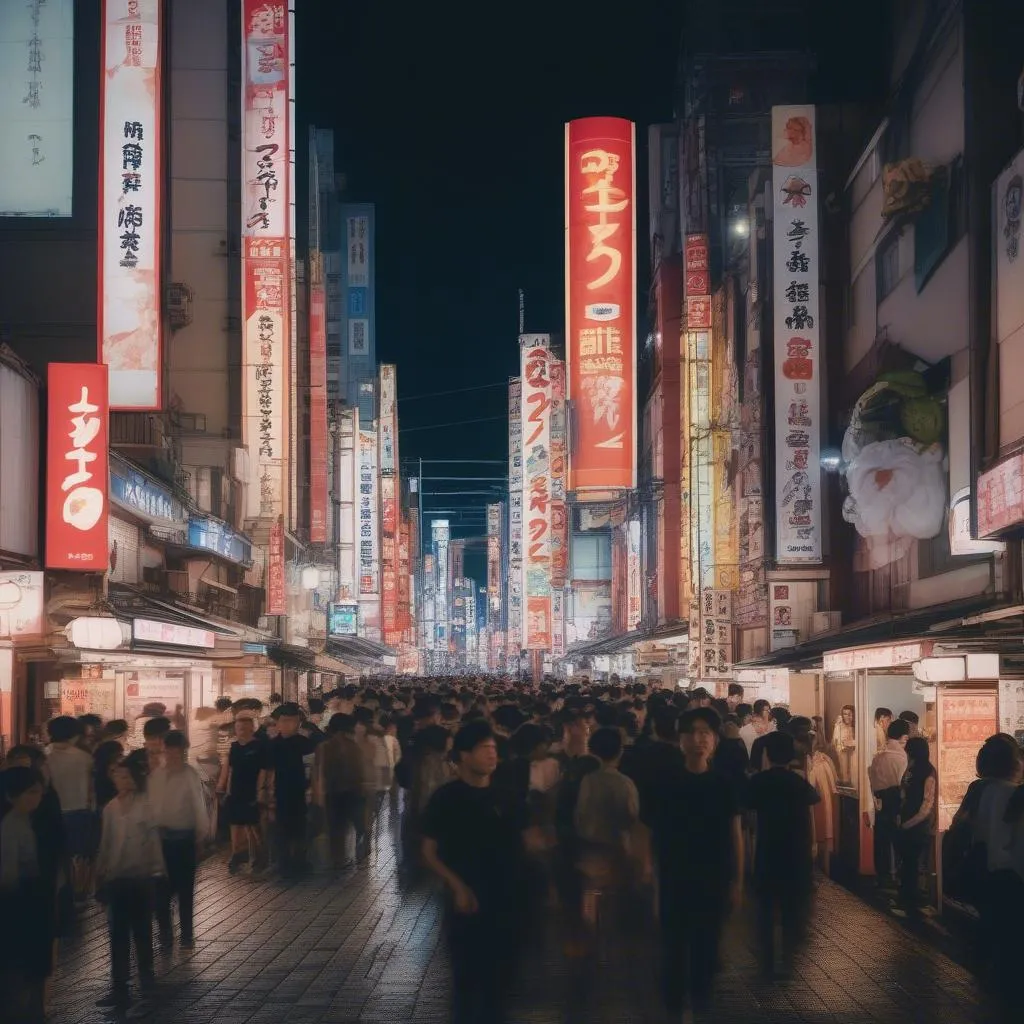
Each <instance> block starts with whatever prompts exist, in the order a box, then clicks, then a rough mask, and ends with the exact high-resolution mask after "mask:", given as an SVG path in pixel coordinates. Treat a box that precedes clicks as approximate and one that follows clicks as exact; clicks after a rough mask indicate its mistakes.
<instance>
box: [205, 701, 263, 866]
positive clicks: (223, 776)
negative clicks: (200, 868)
mask: <svg viewBox="0 0 1024 1024" xmlns="http://www.w3.org/2000/svg"><path fill="white" fill-rule="evenodd" d="M234 731H235V739H234V741H233V742H232V744H231V747H230V748H229V751H228V756H227V759H226V761H225V762H224V764H223V766H222V767H221V771H220V778H219V779H218V781H217V792H218V793H223V794H224V795H225V796H226V800H225V810H226V812H227V820H228V828H229V830H230V836H231V856H230V858H229V859H228V871H229V872H230V873H231V874H235V872H237V871H238V869H239V868H240V867H242V865H243V864H251V865H252V867H253V870H259V869H260V868H262V867H263V866H264V864H265V855H264V844H263V834H262V830H261V828H260V819H261V810H262V808H261V806H260V804H261V798H262V797H263V795H264V794H265V791H266V785H267V766H268V761H267V750H266V745H265V744H264V743H262V742H261V741H260V740H258V739H257V738H256V716H255V714H254V713H253V712H249V711H243V712H241V713H240V714H239V715H238V717H237V718H236V719H235V723H234Z"/></svg>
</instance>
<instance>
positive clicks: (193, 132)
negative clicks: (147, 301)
mask: <svg viewBox="0 0 1024 1024" xmlns="http://www.w3.org/2000/svg"><path fill="white" fill-rule="evenodd" d="M228 33H229V25H228V17H227V9H226V5H224V4H215V3H213V4H212V3H209V0H178V2H176V3H175V4H174V6H173V8H172V17H171V23H170V53H169V62H170V72H171V73H170V78H169V80H170V111H169V113H170V135H171V145H170V148H169V165H170V166H169V173H170V180H171V193H170V210H171V221H170V223H171V263H170V270H169V275H168V277H169V281H171V282H180V283H182V284H184V285H186V286H187V287H188V289H189V291H190V292H191V295H192V322H191V324H189V326H187V327H184V328H182V329H180V330H178V331H176V332H175V333H174V334H173V335H171V336H170V337H169V339H168V340H169V344H168V349H169V351H168V356H167V358H168V364H169V377H170V396H169V397H170V401H171V405H172V407H177V408H180V409H181V410H182V411H185V412H201V413H203V414H205V417H206V430H207V432H208V433H211V434H216V435H223V434H225V433H231V434H233V435H234V436H237V434H238V429H239V426H240V424H239V423H237V422H233V421H232V415H231V414H232V409H233V407H234V408H237V403H233V402H232V401H231V393H232V390H233V389H234V390H237V389H238V387H239V380H238V375H237V373H233V372H232V366H237V363H238V355H239V353H240V332H239V329H238V310H237V308H236V307H235V306H234V305H233V304H232V303H231V301H230V294H229V276H228V268H229V266H230V265H231V264H232V263H233V262H235V261H234V260H233V259H231V258H229V256H230V254H231V253H232V252H235V251H237V245H238V237H239V228H240V225H239V218H238V216H237V210H235V211H233V210H232V205H231V204H230V202H229V182H231V181H237V179H238V171H239V168H238V166H237V161H232V159H231V153H230V151H229V137H230V135H231V132H230V131H229V128H230V127H231V126H232V125H237V123H238V115H237V113H236V112H235V107H237V106H238V104H239V102H240V101H239V99H238V93H237V89H235V88H230V87H229V73H228V72H229V66H228V60H229V58H228V54H229V48H230V46H231V45H232V44H233V43H234V42H236V39H235V34H234V33H233V34H232V35H231V36H230V37H229V34H228ZM232 212H235V214H236V215H235V216H234V217H232Z"/></svg>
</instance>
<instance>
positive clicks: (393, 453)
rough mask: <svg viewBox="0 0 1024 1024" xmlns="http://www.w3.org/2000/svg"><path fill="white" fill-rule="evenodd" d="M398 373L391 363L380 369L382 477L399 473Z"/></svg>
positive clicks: (382, 365) (384, 364)
mask: <svg viewBox="0 0 1024 1024" xmlns="http://www.w3.org/2000/svg"><path fill="white" fill-rule="evenodd" d="M397 402H398V371H397V369H396V367H394V366H393V365H391V364H390V363H382V364H381V368H380V413H379V416H378V420H379V424H378V425H379V427H380V475H381V476H394V475H395V474H396V473H397V472H398V406H397Z"/></svg>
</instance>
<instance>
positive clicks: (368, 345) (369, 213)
mask: <svg viewBox="0 0 1024 1024" xmlns="http://www.w3.org/2000/svg"><path fill="white" fill-rule="evenodd" d="M340 214H341V264H340V267H339V271H340V275H341V288H342V293H343V296H344V298H343V304H342V307H341V317H340V331H339V338H338V343H337V348H336V349H335V352H336V353H337V357H338V396H339V398H341V400H342V401H344V402H347V403H348V404H349V405H351V406H353V407H354V408H357V409H358V410H359V419H360V421H361V422H363V423H371V422H373V421H374V420H376V418H377V394H376V387H377V343H376V330H377V317H376V298H375V296H376V262H375V255H376V214H375V211H374V208H373V204H372V203H345V204H343V205H342V206H341V209H340ZM332 354H334V353H332Z"/></svg>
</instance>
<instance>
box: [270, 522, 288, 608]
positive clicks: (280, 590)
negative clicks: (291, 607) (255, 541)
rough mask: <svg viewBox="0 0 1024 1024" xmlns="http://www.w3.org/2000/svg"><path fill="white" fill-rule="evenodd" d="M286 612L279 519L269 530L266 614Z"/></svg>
mask: <svg viewBox="0 0 1024 1024" xmlns="http://www.w3.org/2000/svg"><path fill="white" fill-rule="evenodd" d="M286 612H287V603H286V595H285V581H284V523H283V522H282V521H281V520H280V519H279V520H278V521H277V522H276V523H274V525H273V527H272V528H271V531H270V558H269V559H268V560H267V614H268V615H284V614H285V613H286Z"/></svg>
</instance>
